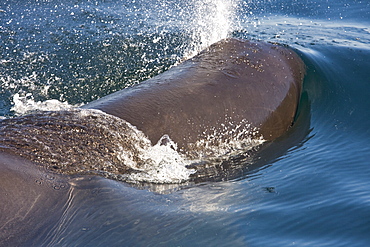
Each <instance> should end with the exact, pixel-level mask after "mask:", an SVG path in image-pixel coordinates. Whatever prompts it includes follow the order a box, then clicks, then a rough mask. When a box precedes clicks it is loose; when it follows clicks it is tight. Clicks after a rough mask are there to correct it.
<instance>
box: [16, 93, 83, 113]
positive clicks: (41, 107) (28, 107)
mask: <svg viewBox="0 0 370 247" xmlns="http://www.w3.org/2000/svg"><path fill="white" fill-rule="evenodd" d="M13 104H14V105H13V107H12V108H11V109H10V110H11V111H14V112H15V114H16V115H24V114H27V113H30V112H35V111H60V110H67V109H71V108H74V107H76V106H73V105H70V104H68V102H61V101H59V100H56V99H50V100H45V101H35V100H34V98H33V95H32V94H31V93H27V94H26V95H25V96H21V95H20V94H18V93H16V94H14V96H13Z"/></svg>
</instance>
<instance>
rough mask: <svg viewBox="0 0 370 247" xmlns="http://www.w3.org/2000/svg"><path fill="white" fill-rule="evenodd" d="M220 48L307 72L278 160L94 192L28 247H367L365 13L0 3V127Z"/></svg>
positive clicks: (309, 1)
mask: <svg viewBox="0 0 370 247" xmlns="http://www.w3.org/2000/svg"><path fill="white" fill-rule="evenodd" d="M226 37H236V38H243V39H253V40H262V41H270V42H278V43H281V44H284V45H288V46H290V47H292V48H293V49H295V50H296V51H297V52H298V53H299V54H300V56H301V57H302V58H303V60H304V61H305V63H306V65H307V75H306V79H305V82H304V92H303V94H302V100H301V106H300V109H299V111H300V114H299V116H298V119H297V122H296V124H295V125H294V127H293V128H292V130H290V131H289V133H287V135H286V136H283V137H282V138H280V139H279V140H277V142H276V143H275V144H276V145H277V146H279V145H280V144H281V146H282V147H283V149H284V150H283V152H281V150H280V151H279V155H278V156H276V155H275V156H273V157H272V158H266V162H261V163H260V164H258V166H255V167H253V169H250V172H248V173H246V174H245V175H244V176H241V177H239V178H236V179H232V180H227V181H219V182H202V183H198V184H193V185H192V186H186V187H184V188H178V187H176V186H173V187H171V185H166V184H164V185H157V186H154V185H153V186H152V187H150V186H148V187H145V188H137V187H135V186H131V185H130V184H126V183H124V182H119V181H114V180H110V179H105V178H98V177H95V178H94V177H93V178H90V179H89V180H86V181H83V182H81V183H80V185H79V186H80V187H79V188H76V190H75V193H74V194H73V200H71V201H70V205H69V207H68V210H67V211H66V212H65V213H64V214H63V218H62V219H60V221H59V225H56V226H53V227H52V229H51V230H50V231H49V232H47V231H46V230H45V231H46V232H43V233H42V234H40V236H39V237H38V238H36V239H34V240H30V242H29V243H25V246H28V245H31V244H33V245H35V246H351V247H353V246H370V2H369V1H367V0H304V1H303V0H300V1H299V0H261V1H254V0H240V1H236V0H234V1H232V0H223V1H221V0H183V1H180V0H173V1H170V0H124V1H123V0H122V1H119V0H94V1H93V0H91V1H90V0H64V1H56V0H40V1H38V0H3V1H1V2H0V118H12V117H14V116H19V115H23V114H27V113H29V112H33V111H40V110H59V109H66V108H71V107H78V106H81V105H83V104H86V103H88V102H90V101H92V100H95V99H98V98H100V97H103V96H105V95H107V94H110V93H112V92H115V91H117V90H120V89H123V88H125V87H129V86H132V85H135V84H138V83H140V82H142V81H144V80H145V79H148V78H151V77H153V76H155V75H157V74H159V73H161V72H163V71H166V70H167V69H169V68H170V67H171V66H175V65H176V64H177V63H179V62H181V61H182V60H184V59H186V58H188V57H191V56H192V55H194V54H196V53H197V52H199V51H200V50H202V49H204V48H205V47H207V46H208V45H210V44H212V43H213V42H216V41H217V40H219V39H222V38H226ZM295 136H299V138H298V137H295ZM291 140H294V141H291ZM262 158H263V157H262ZM1 200H3V198H1Z"/></svg>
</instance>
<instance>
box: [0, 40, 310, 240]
mask: <svg viewBox="0 0 370 247" xmlns="http://www.w3.org/2000/svg"><path fill="white" fill-rule="evenodd" d="M304 74H305V66H304V63H303V62H302V60H301V59H300V57H299V56H298V55H297V54H296V53H295V52H294V51H293V50H291V49H289V48H287V47H284V46H281V45H278V44H270V43H264V42H257V41H247V40H239V39H225V40H221V41H219V42H217V43H215V44H213V45H211V46H210V47H208V48H207V49H205V50H204V51H202V52H201V53H200V54H198V55H197V56H195V57H193V58H191V59H189V60H186V61H185V62H183V63H181V64H179V65H177V66H174V67H173V68H171V69H169V70H168V71H166V72H164V73H162V74H160V75H158V76H156V77H153V78H152V79H149V80H147V81H145V82H142V83H140V84H138V85H136V86H133V87H131V88H126V89H123V90H121V91H119V92H116V93H113V94H111V95H108V96H106V97H103V98H101V99H99V100H96V101H93V102H91V103H89V104H87V105H85V106H83V108H84V109H87V110H89V109H94V110H100V111H103V112H104V113H105V114H106V115H104V116H103V117H102V118H99V116H98V114H97V113H96V112H94V113H93V114H90V115H89V114H85V112H84V111H83V110H84V109H82V110H81V111H70V112H68V113H63V112H61V113H39V114H35V115H30V116H23V117H17V118H13V119H4V120H1V121H0V130H1V131H0V198H1V201H0V212H2V213H1V215H0V230H1V231H0V245H27V244H31V245H32V244H33V243H35V242H36V243H44V242H45V241H46V242H48V241H49V242H50V241H52V240H53V234H52V232H53V231H57V230H58V225H59V224H63V222H66V219H65V218H63V217H64V216H65V212H67V211H68V210H71V208H70V205H71V202H73V201H76V200H78V196H77V194H76V193H77V192H76V191H81V190H79V189H77V187H78V185H79V183H81V182H79V181H82V180H83V181H84V183H86V181H87V183H89V178H88V177H89V176H85V175H84V174H90V175H91V174H93V175H94V174H95V173H91V172H90V173H89V172H88V171H89V169H90V170H91V169H97V170H99V169H100V170H103V172H110V173H129V172H130V169H129V168H127V167H125V166H124V165H122V166H120V167H118V165H117V164H118V163H119V162H120V161H121V160H120V159H117V157H116V156H115V154H116V150H120V149H122V147H123V148H126V149H127V150H129V151H130V156H132V157H134V156H135V154H136V151H137V150H138V149H140V148H142V147H145V146H148V145H149V144H148V142H151V143H152V144H155V143H158V142H164V144H165V143H166V142H168V141H173V142H174V143H176V145H177V148H178V150H179V152H181V153H182V154H183V155H185V156H187V157H189V158H192V157H199V152H200V151H201V149H202V148H207V147H209V146H212V148H216V149H217V147H218V145H219V144H220V143H223V142H228V143H232V141H235V140H237V141H243V140H244V139H248V138H252V139H253V138H254V139H259V140H266V141H273V140H275V139H276V138H278V137H280V136H282V135H284V133H286V132H287V131H288V130H289V129H290V127H291V126H292V124H293V123H294V118H295V114H296V112H297V108H298V103H299V99H300V96H301V91H302V82H303V78H304ZM120 119H121V120H122V121H119V120H120ZM107 126H108V127H109V128H108V127H107ZM132 126H134V127H132ZM108 129H109V131H108ZM110 129H114V133H113V132H112V131H110ZM126 130H127V132H130V133H131V134H130V135H127V134H126V133H125V131H126ZM138 131H140V133H141V134H140V133H139V132H138ZM112 133H113V134H112ZM118 135H121V137H120V141H121V142H122V143H121V144H120V145H118V144H117V142H116V140H114V139H112V138H115V137H116V136H118ZM141 135H142V136H146V137H148V139H149V141H148V142H146V141H143V140H142V139H140V140H139V141H137V140H136V139H135V138H133V136H135V137H140V138H141ZM164 136H165V137H166V138H163V137H164ZM167 137H168V138H167ZM53 145H54V146H53ZM135 145H136V146H137V147H135V148H136V149H135V150H134V151H132V149H133V148H132V147H133V146H135ZM97 160H99V162H97ZM100 160H101V161H102V163H104V162H103V161H106V163H107V164H109V165H106V166H103V167H99V164H97V163H100ZM202 169H204V167H203V168H202ZM76 174H77V175H78V176H76ZM96 174H98V175H101V174H99V173H96ZM204 174H208V173H203V175H204ZM79 176H80V177H81V178H82V180H81V179H79V178H78V177H79ZM195 176H197V173H195ZM86 178H87V179H86ZM100 179H104V178H100ZM99 181H101V180H99ZM91 183H92V182H91ZM94 186H99V183H98V182H94V183H92V187H94ZM84 188H85V187H84ZM83 191H84V192H83V193H82V192H81V193H82V194H84V195H86V198H88V197H89V196H87V195H90V194H89V193H90V192H89V191H90V187H88V188H87V189H83ZM79 193H80V192H79ZM78 195H80V194H78ZM84 198H85V197H84ZM82 201H83V200H82ZM73 210H78V205H77V206H76V208H74V209H73Z"/></svg>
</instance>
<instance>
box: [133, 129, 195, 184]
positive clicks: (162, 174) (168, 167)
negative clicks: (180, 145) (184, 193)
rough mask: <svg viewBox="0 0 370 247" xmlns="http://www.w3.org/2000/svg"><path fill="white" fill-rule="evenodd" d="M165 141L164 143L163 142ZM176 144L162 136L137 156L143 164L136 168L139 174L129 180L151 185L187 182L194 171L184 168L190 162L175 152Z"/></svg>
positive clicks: (134, 174)
mask: <svg viewBox="0 0 370 247" xmlns="http://www.w3.org/2000/svg"><path fill="white" fill-rule="evenodd" d="M164 139H166V142H165V143H164V142H163V140H164ZM176 149H177V146H176V144H175V143H174V142H173V141H172V140H171V139H169V137H168V136H167V135H164V136H163V137H162V138H161V139H160V140H159V141H158V143H157V144H156V145H154V146H150V147H148V148H147V149H145V150H142V152H141V153H140V154H139V156H140V158H141V159H142V160H143V161H144V164H143V165H141V166H140V167H136V169H137V170H139V171H141V173H133V174H131V175H129V180H131V181H135V182H151V183H182V182H185V181H187V180H189V177H190V175H191V174H194V173H195V170H193V169H188V168H186V166H187V165H189V164H190V163H191V162H192V161H191V160H188V159H186V157H185V156H184V155H182V154H180V153H179V152H177V151H176Z"/></svg>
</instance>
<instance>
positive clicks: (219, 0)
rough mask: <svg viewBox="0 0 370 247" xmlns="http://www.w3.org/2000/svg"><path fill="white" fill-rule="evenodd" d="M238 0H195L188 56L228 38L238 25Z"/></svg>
mask: <svg viewBox="0 0 370 247" xmlns="http://www.w3.org/2000/svg"><path fill="white" fill-rule="evenodd" d="M237 7H238V1H237V0H226V1H225V0H193V15H194V18H193V21H192V22H191V23H190V24H191V25H192V27H190V29H191V30H192V44H191V45H190V47H189V48H190V49H189V50H188V51H187V52H186V57H192V56H194V55H196V54H197V53H199V52H200V51H201V50H203V49H205V48H206V47H208V46H209V45H211V44H213V43H215V42H217V41H219V40H221V39H224V38H227V37H228V35H229V33H230V32H232V31H233V30H234V28H235V27H236V25H237V24H236V21H235V16H236V14H235V11H236V10H237Z"/></svg>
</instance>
